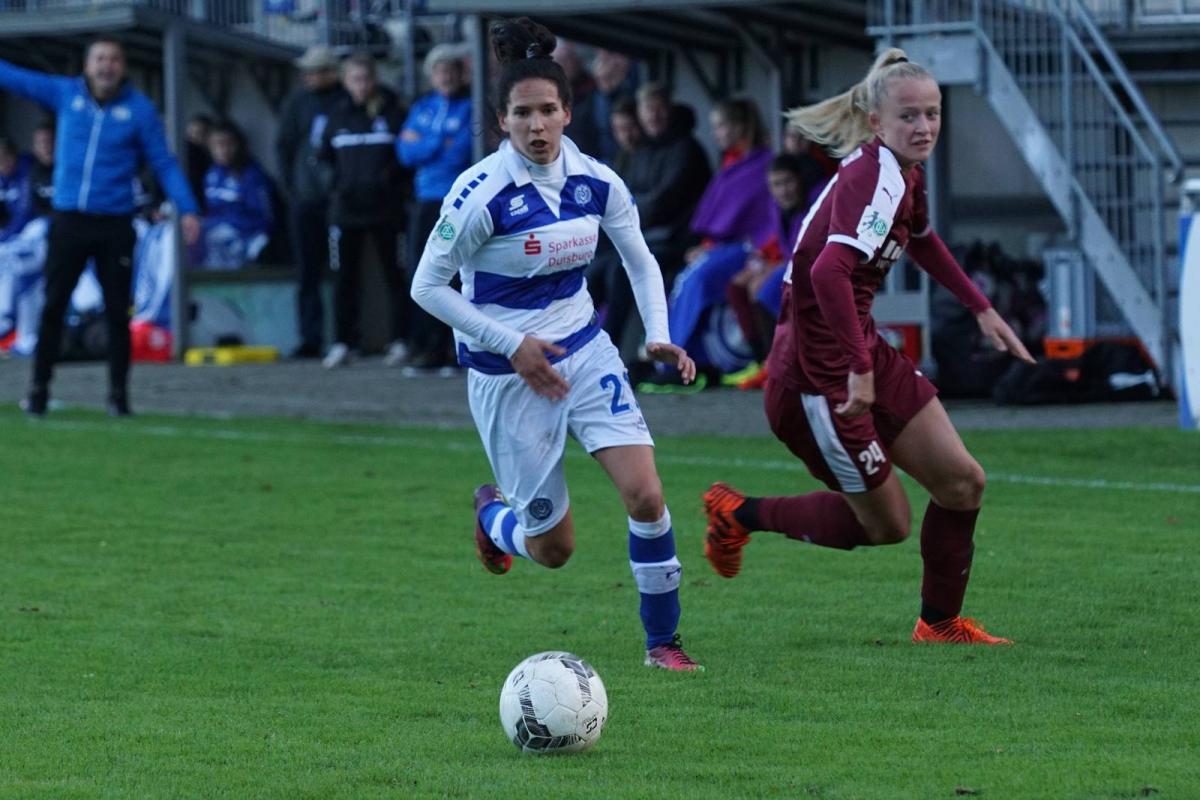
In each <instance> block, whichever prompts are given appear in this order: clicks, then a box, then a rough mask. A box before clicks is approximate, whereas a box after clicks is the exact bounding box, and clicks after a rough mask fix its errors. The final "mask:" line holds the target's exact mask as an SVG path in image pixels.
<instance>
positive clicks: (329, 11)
mask: <svg viewBox="0 0 1200 800" xmlns="http://www.w3.org/2000/svg"><path fill="white" fill-rule="evenodd" d="M105 6H137V7H144V8H153V9H158V10H161V11H166V12H169V13H172V14H179V15H180V16H184V17H188V18H190V19H194V20H197V21H199V22H204V23H208V24H210V25H215V26H217V27H220V28H225V29H228V30H232V31H236V32H238V33H242V34H246V35H250V36H256V37H260V38H263V39H268V40H270V41H274V42H281V43H284V44H291V45H296V46H299V47H306V46H308V45H312V44H329V45H333V46H335V47H348V46H372V45H376V46H383V45H386V44H388V43H389V42H390V41H391V40H392V36H391V35H390V34H389V28H394V27H395V25H396V24H397V23H398V22H399V21H400V20H402V19H403V11H404V6H405V2H404V0H0V24H3V19H4V16H5V15H6V14H29V13H38V12H42V11H58V12H61V11H64V10H72V9H77V10H79V11H80V12H84V11H89V12H90V11H95V10H96V9H98V8H103V7H105Z"/></svg>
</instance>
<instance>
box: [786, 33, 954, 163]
mask: <svg viewBox="0 0 1200 800" xmlns="http://www.w3.org/2000/svg"><path fill="white" fill-rule="evenodd" d="M893 78H929V79H930V80H932V79H933V76H932V75H930V74H929V71H928V70H927V69H925V68H924V67H922V66H921V65H920V64H916V63H913V62H912V61H909V60H908V57H907V56H906V55H905V54H904V51H903V50H901V49H899V48H896V47H892V48H889V49H887V50H885V51H883V53H881V54H880V55H879V57H878V58H876V59H875V63H874V64H873V65H872V66H871V71H870V72H868V73H867V77H865V78H863V79H862V80H861V81H860V82H859V83H857V84H856V85H855V86H854V88H852V89H850V90H849V91H847V92H843V93H842V94H839V95H837V96H836V97H831V98H829V99H828V100H823V101H822V102H820V103H816V104H815V105H811V106H802V107H800V108H793V109H792V110H790V111H788V112H787V115H786V116H787V121H788V124H789V125H791V126H792V127H793V128H796V129H797V130H799V131H800V132H801V133H803V134H804V137H805V138H806V139H808V140H810V141H813V142H817V143H818V144H822V145H825V148H826V149H827V150H829V152H830V153H832V154H833V155H835V156H837V157H839V158H840V157H842V156H844V155H847V154H849V153H851V152H853V151H854V148H856V147H858V146H859V145H861V144H863V143H865V142H869V141H871V139H873V138H874V137H875V133H874V132H873V131H872V130H871V125H870V123H869V122H868V120H867V115H868V114H869V113H870V112H871V111H874V110H876V109H877V108H879V101H880V100H881V99H882V98H883V97H884V96H885V95H886V94H887V83H888V81H890V80H892V79H893Z"/></svg>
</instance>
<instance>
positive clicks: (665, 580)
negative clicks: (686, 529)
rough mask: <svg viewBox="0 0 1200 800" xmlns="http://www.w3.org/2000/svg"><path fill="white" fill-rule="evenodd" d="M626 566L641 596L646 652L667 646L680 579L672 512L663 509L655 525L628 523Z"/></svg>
mask: <svg viewBox="0 0 1200 800" xmlns="http://www.w3.org/2000/svg"><path fill="white" fill-rule="evenodd" d="M629 566H630V568H631V569H632V570H633V578H634V581H635V582H636V583H637V587H638V592H639V593H640V594H641V596H642V608H641V611H642V627H644V628H645V629H646V649H647V650H649V649H650V648H652V647H657V646H658V645H660V644H666V643H667V642H669V641H671V640H672V639H673V638H674V637H675V628H676V626H677V625H678V624H679V576H680V573H681V572H682V571H683V567H682V566H680V564H679V559H678V558H676V557H675V534H674V533H673V532H672V530H671V512H670V511H667V510H666V509H663V515H662V519H660V520H658V521H657V522H638V521H637V520H635V519H632V518H630V520H629Z"/></svg>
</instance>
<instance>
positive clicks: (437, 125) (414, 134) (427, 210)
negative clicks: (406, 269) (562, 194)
mask: <svg viewBox="0 0 1200 800" xmlns="http://www.w3.org/2000/svg"><path fill="white" fill-rule="evenodd" d="M465 55H466V53H465V50H464V49H463V47H462V45H454V44H439V45H437V46H436V47H434V48H433V49H432V50H430V51H429V55H427V56H426V57H425V63H424V68H425V76H426V77H427V78H428V79H429V83H430V85H431V86H432V89H433V91H431V92H429V94H426V95H424V96H423V97H421V98H419V99H418V100H417V101H416V103H414V104H413V107H412V110H411V111H410V112H409V114H408V118H407V119H406V120H405V122H404V128H403V129H402V130H401V133H400V138H399V139H397V140H396V154H397V155H398V156H399V158H400V161H401V163H403V164H404V165H405V166H407V167H411V168H413V169H414V170H415V171H416V189H415V192H414V194H415V196H416V200H415V202H414V205H413V209H412V212H411V213H410V214H409V216H408V221H409V227H408V246H409V258H408V263H409V264H416V263H417V262H418V261H420V258H421V253H422V251H423V250H424V248H425V240H426V239H428V238H429V234H430V233H431V232H432V231H433V227H434V226H435V225H436V224H437V222H438V215H439V214H440V212H441V207H442V198H444V197H445V196H446V192H448V191H450V186H451V185H452V184H453V183H454V179H455V178H457V177H458V175H459V173H460V172H462V171H463V170H464V169H466V168H467V167H468V166H469V165H470V163H471V143H472V131H471V92H470V90H469V88H468V85H467V71H466V60H465ZM414 311H416V314H415V318H414V319H413V325H412V343H413V348H414V350H415V352H414V353H413V354H412V356H411V363H412V365H413V366H415V367H427V368H428V367H434V368H436V367H445V366H450V365H452V364H454V363H455V358H454V352H453V346H452V344H451V337H450V329H449V328H448V327H446V326H445V325H443V324H442V323H441V322H439V321H438V320H436V319H434V318H433V317H432V316H430V315H429V314H426V313H425V312H424V311H423V310H416V309H414Z"/></svg>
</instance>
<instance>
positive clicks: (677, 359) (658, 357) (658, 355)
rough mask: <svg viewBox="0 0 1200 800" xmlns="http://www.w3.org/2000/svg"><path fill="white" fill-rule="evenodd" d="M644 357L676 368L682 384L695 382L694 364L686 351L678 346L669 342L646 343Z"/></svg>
mask: <svg viewBox="0 0 1200 800" xmlns="http://www.w3.org/2000/svg"><path fill="white" fill-rule="evenodd" d="M646 355H648V356H650V358H652V359H654V360H655V361H658V362H660V363H663V364H670V365H672V366H674V367H676V368H678V370H679V376H680V377H681V378H683V382H684V383H691V382H692V381H694V380H696V362H695V361H692V359H691V357H689V356H688V354H687V350H684V349H683V348H682V347H680V346H679V345H677V344H671V343H670V342H647V343H646Z"/></svg>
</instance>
